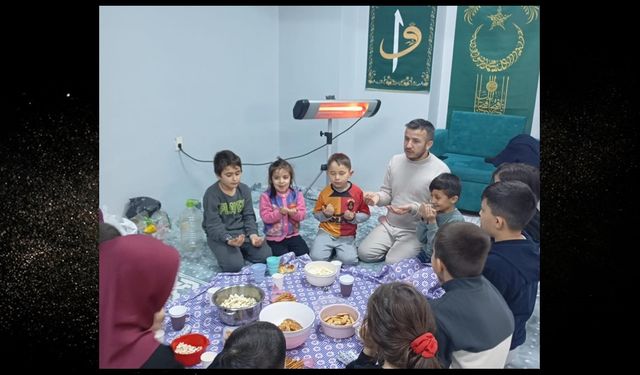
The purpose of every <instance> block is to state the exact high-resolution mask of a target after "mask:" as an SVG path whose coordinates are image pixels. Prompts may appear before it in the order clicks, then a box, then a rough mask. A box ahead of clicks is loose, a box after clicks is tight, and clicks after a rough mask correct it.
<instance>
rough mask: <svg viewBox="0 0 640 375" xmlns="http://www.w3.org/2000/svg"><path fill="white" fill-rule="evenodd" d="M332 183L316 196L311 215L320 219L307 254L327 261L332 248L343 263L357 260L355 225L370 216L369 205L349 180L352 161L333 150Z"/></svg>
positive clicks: (329, 163)
mask: <svg viewBox="0 0 640 375" xmlns="http://www.w3.org/2000/svg"><path fill="white" fill-rule="evenodd" d="M327 174H328V175H329V180H330V181H331V183H330V184H329V185H328V186H327V187H325V188H324V189H323V190H322V191H321V192H320V194H319V195H318V200H317V201H316V205H315V207H314V209H313V216H314V217H315V218H316V219H318V221H320V228H319V229H318V234H317V235H316V238H315V240H314V241H313V246H311V251H310V252H309V256H310V257H311V259H313V260H329V258H331V253H332V251H333V250H335V252H336V258H337V259H338V260H340V261H342V263H343V264H345V265H351V264H356V263H357V262H358V251H357V250H356V247H355V244H354V243H355V239H356V230H357V228H358V224H359V223H362V222H364V221H366V220H367V219H369V216H370V213H369V206H367V204H366V203H364V193H363V192H362V190H361V189H360V188H359V187H358V186H357V185H356V184H354V183H352V182H351V181H349V179H350V178H351V175H352V174H353V170H351V160H350V159H349V157H348V156H347V155H345V154H343V153H339V152H337V153H335V154H333V155H331V156H330V157H329V160H328V161H327Z"/></svg>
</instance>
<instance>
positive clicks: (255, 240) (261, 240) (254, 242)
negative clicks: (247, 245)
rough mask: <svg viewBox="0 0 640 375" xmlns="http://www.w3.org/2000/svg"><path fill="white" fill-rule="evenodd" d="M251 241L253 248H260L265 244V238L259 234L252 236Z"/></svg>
mask: <svg viewBox="0 0 640 375" xmlns="http://www.w3.org/2000/svg"><path fill="white" fill-rule="evenodd" d="M249 239H250V240H251V245H253V247H260V246H262V244H263V243H264V237H260V236H258V235H257V234H252V235H250V236H249Z"/></svg>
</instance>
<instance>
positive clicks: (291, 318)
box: [260, 302, 316, 350]
mask: <svg viewBox="0 0 640 375" xmlns="http://www.w3.org/2000/svg"><path fill="white" fill-rule="evenodd" d="M260 320H261V321H264V322H271V323H273V324H275V325H277V326H278V328H280V330H282V333H284V339H285V341H286V346H287V350H288V349H293V348H297V347H298V346H300V345H302V344H304V342H305V341H307V339H308V338H309V335H311V327H313V326H314V324H313V323H314V322H315V320H316V313H314V312H313V310H312V309H311V307H309V306H307V305H305V304H304V303H300V302H278V303H272V304H270V305H269V306H266V307H265V308H264V309H262V311H261V312H260Z"/></svg>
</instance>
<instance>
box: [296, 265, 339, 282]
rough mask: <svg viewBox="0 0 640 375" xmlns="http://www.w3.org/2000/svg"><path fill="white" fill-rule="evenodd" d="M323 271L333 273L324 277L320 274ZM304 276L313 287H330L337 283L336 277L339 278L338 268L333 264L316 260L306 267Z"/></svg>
mask: <svg viewBox="0 0 640 375" xmlns="http://www.w3.org/2000/svg"><path fill="white" fill-rule="evenodd" d="M321 270H324V271H331V273H330V274H324V275H322V274H320V273H321ZM304 275H305V277H306V278H307V281H308V282H309V284H311V285H315V286H328V285H331V284H333V282H334V281H336V277H337V276H338V267H336V265H335V264H332V263H331V262H325V261H323V260H316V261H314V262H309V263H307V265H305V266H304Z"/></svg>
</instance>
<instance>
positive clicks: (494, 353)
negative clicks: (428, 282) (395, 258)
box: [429, 222, 514, 368]
mask: <svg viewBox="0 0 640 375" xmlns="http://www.w3.org/2000/svg"><path fill="white" fill-rule="evenodd" d="M490 247H491V241H490V239H489V236H488V235H487V234H486V233H485V232H484V231H483V230H482V229H480V228H479V227H478V226H477V225H475V224H472V223H466V222H453V223H447V224H445V225H443V226H442V227H440V229H439V230H438V233H437V234H436V237H435V240H434V246H433V254H432V255H431V264H432V266H433V271H434V272H435V273H436V275H437V276H438V280H440V283H441V284H442V288H443V289H444V290H445V291H446V293H445V294H444V295H443V296H442V297H440V298H439V299H435V300H430V301H429V302H430V304H431V307H432V308H433V311H434V313H435V315H436V323H437V326H438V329H437V330H436V338H437V339H438V346H439V350H438V358H439V359H440V361H441V363H442V364H443V367H444V368H502V367H504V365H505V363H506V361H507V355H508V353H509V344H510V343H511V337H512V334H513V324H514V323H513V316H512V315H511V312H510V311H509V306H507V303H506V302H505V300H504V299H503V298H502V296H501V295H500V293H499V292H498V291H497V290H496V288H495V287H494V286H493V285H491V283H490V282H489V281H488V280H487V279H486V278H484V277H483V276H482V269H483V267H484V264H485V261H486V259H487V254H488V253H489V248H490Z"/></svg>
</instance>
